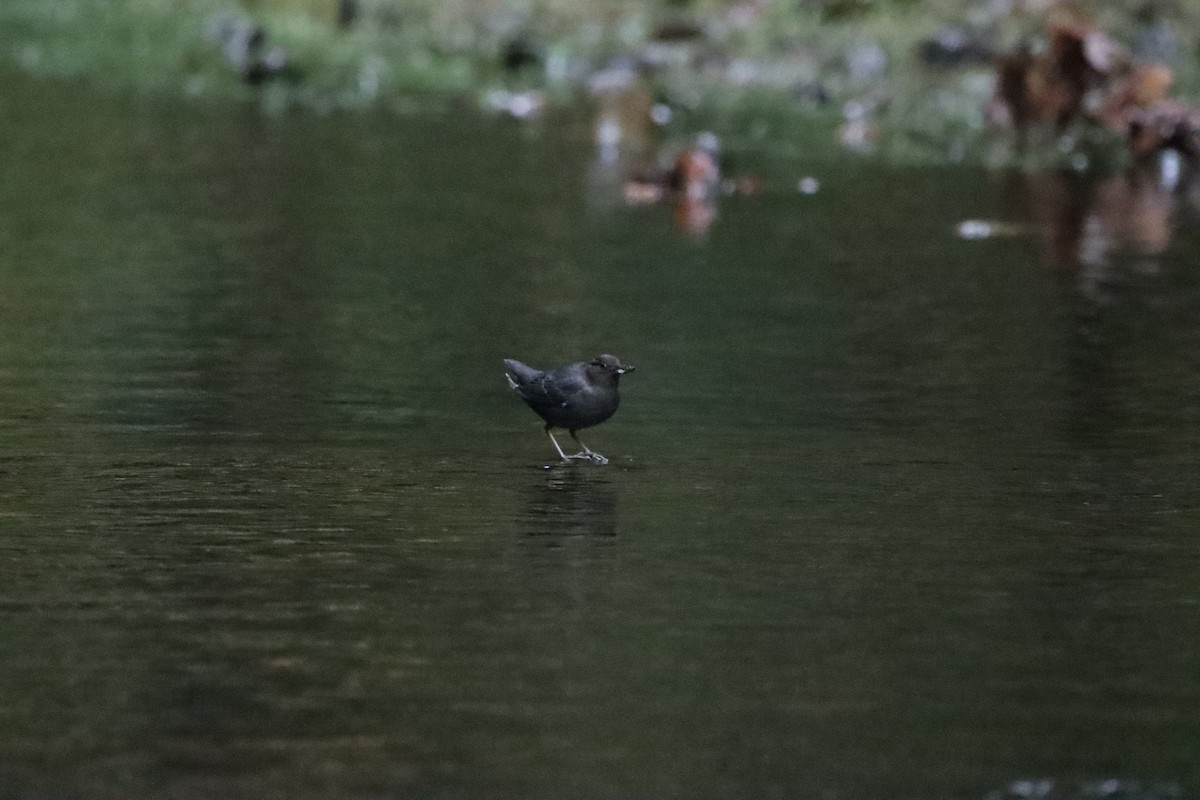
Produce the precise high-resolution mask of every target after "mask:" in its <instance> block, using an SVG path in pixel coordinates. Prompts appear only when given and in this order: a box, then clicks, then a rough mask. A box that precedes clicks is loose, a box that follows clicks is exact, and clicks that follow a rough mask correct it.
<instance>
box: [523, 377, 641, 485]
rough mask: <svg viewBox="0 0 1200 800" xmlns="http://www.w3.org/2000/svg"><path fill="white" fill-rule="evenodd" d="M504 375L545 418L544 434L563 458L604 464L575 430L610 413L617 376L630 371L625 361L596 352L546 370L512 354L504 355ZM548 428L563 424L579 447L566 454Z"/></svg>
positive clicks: (617, 402) (614, 405) (615, 396)
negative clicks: (594, 354) (583, 459)
mask: <svg viewBox="0 0 1200 800" xmlns="http://www.w3.org/2000/svg"><path fill="white" fill-rule="evenodd" d="M504 366H505V367H506V369H505V372H504V376H505V377H506V378H508V385H509V386H510V387H511V388H512V389H513V390H514V391H515V392H516V393H517V394H519V395H521V399H522V400H524V401H525V402H526V403H527V404H528V405H529V407H530V408H532V409H533V410H534V411H536V412H537V414H538V416H539V417H541V418H542V419H544V420H546V435H547V436H549V437H550V441H551V442H552V443H553V444H554V449H555V450H557V451H558V454H559V455H560V456H561V457H562V459H563V461H566V460H567V459H571V458H587V459H590V460H592V461H595V462H596V463H597V464H607V463H608V459H607V458H605V457H604V456H602V455H600V454H599V453H597V452H595V451H593V450H591V449H589V448H588V446H587V445H586V444H584V443H583V442H581V441H579V437H578V436H576V435H575V431H578V430H582V429H583V428H590V427H592V426H593V425H599V424H600V423H601V422H604V420H606V419H608V418H609V417H611V416H612V415H613V414H615V413H616V411H617V406H618V405H620V404H621V396H620V394H619V393H618V392H617V385H618V384H619V383H620V380H621V376H622V375H624V374H625V373H626V372H633V369H634V368H633V367H632V366H630V365H629V364H622V363H621V359H619V358H617V357H616V356H610V355H607V354H605V355H602V356H596V357H595V358H593V359H592V360H591V361H577V362H575V363H574V364H567V365H566V366H563V367H559V368H558V369H555V370H551V371H550V372H543V371H541V370H540V369H534V368H533V367H531V366H528V365H526V364H522V363H521V362H520V361H517V360H516V359H515V358H506V359H504ZM552 428H565V429H566V430H567V431H568V432H569V433H570V434H571V438H572V439H574V440H575V443H576V444H577V445H579V446H580V447H582V448H583V450H581V451H580V452H578V453H575V454H574V455H570V456H569V455H567V454H566V453H564V452H563V450H562V448H561V447H559V446H558V440H557V439H555V438H554V432H553V431H552V430H551V429H552Z"/></svg>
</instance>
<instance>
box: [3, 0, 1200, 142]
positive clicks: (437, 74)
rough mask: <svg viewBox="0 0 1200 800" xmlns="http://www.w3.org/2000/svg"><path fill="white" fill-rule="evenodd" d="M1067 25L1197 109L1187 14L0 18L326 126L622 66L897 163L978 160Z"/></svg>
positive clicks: (513, 3) (1121, 0)
mask: <svg viewBox="0 0 1200 800" xmlns="http://www.w3.org/2000/svg"><path fill="white" fill-rule="evenodd" d="M1064 9H1065V10H1069V11H1070V12H1071V13H1074V14H1077V15H1080V14H1082V15H1086V16H1087V17H1089V18H1090V19H1093V20H1095V21H1096V22H1097V23H1098V24H1099V25H1101V26H1103V27H1104V28H1106V29H1107V30H1109V31H1110V33H1111V34H1112V35H1113V37H1114V38H1115V39H1116V40H1117V41H1118V42H1120V43H1121V44H1122V45H1124V46H1126V47H1127V48H1129V50H1130V52H1136V50H1137V48H1138V47H1139V41H1142V40H1145V39H1146V38H1147V37H1152V36H1153V35H1154V34H1155V32H1156V31H1157V32H1159V33H1160V34H1161V33H1162V32H1163V31H1166V32H1167V36H1168V39H1169V41H1168V42H1166V44H1163V45H1162V47H1163V50H1164V58H1167V59H1169V61H1170V65H1171V66H1172V68H1173V69H1174V70H1175V74H1176V83H1175V90H1174V92H1175V94H1176V95H1179V96H1182V97H1184V98H1194V97H1195V96H1196V95H1197V94H1198V93H1200V68H1198V66H1197V60H1198V59H1197V56H1198V54H1200V3H1192V2H1184V0H1090V1H1089V0H1078V1H1077V2H1072V3H1061V2H1051V0H973V1H972V2H964V1H963V0H658V1H657V2H650V1H649V0H643V1H642V2H635V1H634V0H587V2H584V1H583V0H486V1H485V0H240V2H239V1H238V0H54V2H47V0H4V2H3V3H2V4H0V65H4V64H8V65H10V66H15V67H16V68H19V69H21V70H25V71H28V72H31V73H34V74H38V75H44V76H53V77H59V78H72V79H82V80H86V81H88V82H92V83H95V84H99V85H107V86H114V87H121V88H124V89H130V90H135V91H144V92H151V93H161V94H176V95H185V96H190V97H196V98H204V97H208V98H215V99H226V98H241V99H244V100H247V101H253V102H260V103H262V104H263V105H264V107H265V108H267V109H269V110H274V111H280V110H284V109H287V108H290V107H293V106H300V107H308V108H312V109H316V110H318V111H329V110H335V109H350V108H363V107H373V106H382V107H401V108H403V107H410V106H411V105H412V104H413V103H414V102H417V103H420V102H425V101H429V100H432V99H435V98H460V97H464V96H466V97H482V96H483V95H484V94H485V93H486V92H487V91H488V90H489V89H493V90H494V89H504V90H508V91H517V90H520V91H536V92H538V93H539V98H545V99H546V102H547V103H548V104H549V105H555V104H559V105H571V104H573V103H575V102H576V101H577V100H578V99H579V98H581V97H586V96H588V92H587V91H586V88H587V86H588V82H589V80H592V79H593V78H594V77H595V76H596V75H597V73H598V72H602V71H603V70H605V69H611V68H612V66H613V65H614V64H617V65H620V64H623V63H631V64H633V65H634V66H635V68H636V69H637V70H638V73H639V75H640V77H639V79H638V80H639V81H640V82H641V84H642V85H643V86H646V87H647V91H648V92H650V93H652V94H653V96H654V97H655V98H661V99H663V100H665V101H667V102H669V103H670V104H672V105H673V106H675V107H678V108H681V109H685V110H687V111H688V112H689V113H691V114H692V117H693V118H694V119H707V120H713V121H715V124H717V125H720V124H721V120H726V121H727V122H729V123H730V127H731V128H735V129H736V128H737V127H738V126H737V125H735V124H732V120H734V119H736V118H738V117H739V116H740V115H743V112H744V111H745V110H746V109H756V110H758V111H760V112H761V111H763V109H771V111H769V112H765V113H768V116H769V115H770V114H774V115H775V116H777V117H778V116H780V115H782V117H784V118H788V117H790V116H792V115H805V114H807V115H812V114H817V115H821V114H824V115H825V118H826V119H828V120H829V123H830V125H831V126H835V125H837V124H841V123H842V121H843V116H844V114H845V112H846V110H847V104H851V105H850V106H849V108H850V109H851V110H852V111H856V113H863V114H867V115H870V117H871V119H872V120H874V121H878V122H879V123H880V124H881V125H882V126H884V127H886V129H887V130H888V133H889V136H888V148H889V150H890V151H891V152H893V153H897V154H904V152H905V151H906V150H915V151H920V150H927V149H930V148H931V147H932V148H933V149H935V150H939V151H944V150H946V149H947V148H948V147H949V148H952V149H953V148H959V149H961V148H963V147H970V146H972V145H970V144H966V145H964V144H962V143H963V142H967V143H969V142H972V141H977V140H978V139H979V138H980V134H981V133H982V132H983V131H984V130H985V129H986V128H987V122H986V120H985V118H984V106H985V105H986V103H987V100H988V98H989V97H990V96H991V93H992V71H991V70H992V68H991V63H990V55H991V54H994V53H999V52H1010V51H1012V50H1013V49H1014V48H1016V47H1017V46H1018V44H1020V43H1026V44H1028V45H1029V46H1031V47H1032V48H1033V49H1034V51H1036V50H1037V49H1038V48H1042V47H1044V46H1045V24H1046V20H1047V19H1048V18H1050V17H1051V16H1052V15H1054V14H1061V13H1063V12H1064ZM237 26H253V28H254V29H256V30H259V31H261V33H262V35H263V36H262V42H261V43H259V44H261V52H263V53H268V54H269V57H270V58H277V59H279V60H280V61H281V62H283V61H285V62H286V66H285V67H284V68H279V69H277V70H276V69H275V67H274V66H272V67H271V68H270V69H265V70H264V71H263V74H256V75H255V76H254V79H248V77H247V76H248V69H247V67H246V65H245V64H241V63H238V62H237V57H236V55H235V56H231V52H230V51H231V47H230V44H229V37H230V35H231V34H230V31H231V30H234V29H236V28H237ZM947 31H949V32H951V33H952V34H953V35H954V36H958V37H959V38H960V39H961V38H962V37H966V41H967V47H968V48H975V51H974V53H973V54H972V52H967V53H966V54H965V55H964V57H963V59H962V61H961V63H954V64H953V65H950V64H945V63H937V59H936V57H935V56H936V53H935V54H934V56H931V55H930V52H931V51H930V50H929V49H928V48H930V47H931V46H932V45H931V44H930V42H931V41H935V39H936V37H937V35H938V34H939V33H944V32H947ZM972 55H973V56H974V57H972ZM272 63H274V62H272ZM264 74H265V75H266V78H268V79H262V80H260V78H263V75H264ZM743 133H745V135H759V134H761V133H762V132H761V131H759V134H753V132H743ZM866 144H867V145H868V146H870V145H871V144H872V143H871V141H870V140H869V138H868V140H867V141H866ZM960 155H961V153H960Z"/></svg>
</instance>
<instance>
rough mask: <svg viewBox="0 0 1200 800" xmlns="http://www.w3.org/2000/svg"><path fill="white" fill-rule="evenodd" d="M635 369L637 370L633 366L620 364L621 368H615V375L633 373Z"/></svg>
mask: <svg viewBox="0 0 1200 800" xmlns="http://www.w3.org/2000/svg"><path fill="white" fill-rule="evenodd" d="M635 369H637V367H635V366H633V365H632V364H622V365H621V366H619V367H617V374H618V375H624V374H625V373H626V372H633V371H634V370H635Z"/></svg>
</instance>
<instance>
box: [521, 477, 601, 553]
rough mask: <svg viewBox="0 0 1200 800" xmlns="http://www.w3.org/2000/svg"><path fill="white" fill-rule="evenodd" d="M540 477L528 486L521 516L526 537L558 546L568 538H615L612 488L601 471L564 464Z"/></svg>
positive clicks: (563, 544) (551, 545)
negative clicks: (540, 480)
mask: <svg viewBox="0 0 1200 800" xmlns="http://www.w3.org/2000/svg"><path fill="white" fill-rule="evenodd" d="M543 478H544V480H543V481H542V482H540V483H539V484H537V485H535V486H533V487H531V490H530V492H529V496H528V500H527V501H526V505H525V512H524V514H523V515H522V516H523V518H524V522H525V528H526V531H527V533H528V535H529V536H531V537H541V538H542V540H543V541H544V542H545V544H546V545H547V546H550V547H562V546H565V545H566V543H567V542H568V541H569V540H571V539H577V538H587V539H595V538H610V537H614V536H616V535H617V494H616V488H615V487H614V486H613V485H612V483H611V482H610V480H609V479H608V478H607V477H605V475H604V474H603V472H602V471H598V470H593V469H580V468H578V467H576V466H575V465H570V464H567V465H563V466H561V467H556V468H554V469H550V470H548V471H547V472H545V473H544V474H543Z"/></svg>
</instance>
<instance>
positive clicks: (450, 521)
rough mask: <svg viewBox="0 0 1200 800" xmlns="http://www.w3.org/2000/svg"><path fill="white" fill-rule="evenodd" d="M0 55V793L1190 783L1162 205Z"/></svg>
mask: <svg viewBox="0 0 1200 800" xmlns="http://www.w3.org/2000/svg"><path fill="white" fill-rule="evenodd" d="M6 87H7V88H6V91H5V93H3V94H0V134H2V135H3V138H4V140H5V141H6V142H8V143H9V144H8V146H7V155H6V157H5V158H4V160H3V164H4V173H3V180H2V181H0V214H2V216H0V253H2V255H0V282H2V286H3V291H0V514H2V515H3V531H4V535H3V536H2V537H0V641H2V642H3V643H4V646H3V647H2V648H0V718H2V719H3V724H2V725H0V786H2V787H3V789H2V790H0V796H3V797H14V798H27V797H28V798H32V797H38V798H59V797H62V798H66V797H87V798H131V799H132V798H151V797H153V798H164V797H167V798H170V797H179V798H194V797H222V798H271V797H281V798H282V797H287V798H303V797H321V798H359V797H405V798H408V797H429V798H443V797H445V798H451V797H464V798H465V797H485V796H486V797H546V798H549V797H555V798H562V797H577V798H609V797H613V798H615V797H646V798H651V797H653V798H661V797H679V798H706V797H712V798H728V797H786V798H793V797H823V798H901V797H902V798H960V797H961V798H980V797H985V796H997V795H995V794H991V793H997V792H998V793H1001V794H1003V793H1004V792H1008V793H1009V794H1011V795H1014V796H1015V795H1021V794H1022V793H1024V794H1025V795H1026V796H1031V795H1036V794H1037V792H1039V791H1041V792H1043V793H1044V792H1045V791H1050V790H1049V789H1047V788H1046V785H1045V784H1036V783H1028V784H1027V783H1021V781H1025V780H1029V781H1034V780H1040V779H1047V780H1052V781H1054V784H1053V787H1052V789H1053V791H1055V792H1061V793H1062V794H1063V795H1064V796H1074V795H1073V794H1072V793H1073V792H1075V791H1076V789H1074V788H1071V787H1080V786H1082V787H1084V788H1082V789H1079V790H1078V791H1079V792H1080V793H1084V794H1086V793H1087V792H1093V793H1095V794H1096V796H1102V795H1103V793H1104V791H1105V788H1106V787H1110V788H1111V786H1113V785H1115V786H1117V788H1118V789H1119V790H1121V791H1127V793H1128V794H1133V795H1136V794H1137V791H1138V790H1137V789H1136V787H1138V786H1145V787H1151V788H1150V789H1148V790H1147V791H1148V793H1149V796H1165V795H1171V794H1173V793H1178V792H1187V791H1188V790H1189V789H1194V788H1195V787H1197V786H1198V785H1200V762H1197V760H1196V753H1197V752H1198V748H1200V715H1198V714H1197V713H1196V711H1197V709H1198V708H1200V580H1198V579H1200V546H1198V544H1197V541H1196V531H1197V530H1200V505H1198V503H1197V500H1196V498H1197V493H1196V483H1197V481H1196V478H1197V472H1196V454H1197V444H1200V404H1198V403H1197V396H1198V393H1200V371H1198V370H1197V369H1196V367H1197V361H1196V354H1197V353H1198V352H1200V315H1197V314H1196V309H1197V305H1198V303H1200V272H1198V267H1197V264H1198V263H1200V258H1198V256H1200V236H1198V235H1197V233H1196V230H1197V228H1196V224H1195V223H1196V221H1197V216H1198V214H1197V211H1196V203H1195V201H1194V200H1192V199H1190V198H1189V196H1188V195H1187V194H1186V193H1185V192H1176V193H1170V192H1164V191H1161V190H1158V189H1156V188H1155V187H1154V185H1153V184H1152V183H1148V182H1147V181H1146V180H1145V179H1133V178H1126V177H1123V176H1119V177H1117V178H1114V179H1111V180H1109V181H1105V182H1101V181H1094V182H1087V181H1083V180H1081V179H1070V178H1066V177H1063V176H1038V177H1030V178H1026V177H1020V176H1016V177H1013V176H1002V175H989V174H984V173H976V172H972V171H967V170H946V171H939V170H921V171H898V170H888V169H884V168H881V167H880V166H878V165H872V164H867V163H865V162H857V161H850V162H846V161H844V160H843V157H840V156H837V155H836V154H825V155H824V156H819V157H813V158H812V159H811V160H807V161H799V162H794V161H772V160H769V159H760V160H759V161H757V162H756V161H755V160H754V159H753V158H752V157H746V158H747V160H746V166H747V168H750V169H759V170H761V171H763V173H764V174H765V175H766V176H767V186H766V191H765V192H764V194H763V195H761V196H758V197H750V198H729V199H726V200H725V201H723V202H722V203H721V204H720V207H719V209H718V214H717V216H716V219H715V221H714V222H713V223H712V225H711V227H709V228H708V229H707V231H706V232H704V233H701V234H697V233H689V232H687V231H684V230H680V229H678V228H677V227H676V226H675V225H674V224H673V214H672V211H671V210H670V209H665V208H658V207H648V208H625V207H623V206H622V205H621V204H620V203H619V202H616V200H615V197H614V193H613V190H614V178H613V175H612V174H611V173H608V172H606V171H605V170H604V169H603V168H602V167H598V166H597V165H595V164H592V163H591V159H592V153H591V151H590V143H589V140H588V131H587V129H586V126H584V125H581V124H579V123H577V122H576V121H573V120H558V119H552V120H550V121H548V122H543V123H541V124H537V125H534V126H531V127H522V126H519V125H517V124H514V123H511V122H508V121H500V120H487V119H480V118H478V117H477V116H475V115H474V114H473V113H461V114H451V115H444V116H443V115H438V116H423V115H413V116H407V117H406V116H394V115H389V116H379V117H372V116H370V115H366V116H335V117H327V118H317V117H309V116H304V115H296V116H291V117H285V118H281V119H268V118H264V117H263V116H262V115H260V114H259V113H258V112H254V111H233V112H230V111H229V110H228V109H218V108H211V109H207V108H180V107H176V106H163V105H158V104H155V103H149V102H145V101H136V100H132V99H126V100H123V99H111V98H109V99H103V98H97V97H96V96H94V95H91V94H87V93H84V92H77V91H75V90H73V89H69V88H49V87H47V86H45V85H39V84H26V83H23V82H20V81H15V80H13V79H11V76H10V78H9V80H8V82H7V83H6ZM35 101H36V102H35ZM806 175H812V176H815V177H818V178H819V179H820V190H819V191H818V192H817V193H816V194H815V195H812V196H808V195H804V194H801V193H798V192H797V191H796V189H795V187H796V182H797V180H798V179H799V178H800V177H802V176H806ZM617 188H619V186H618V187H617ZM967 218H979V219H985V220H993V219H994V220H1003V221H1005V222H1006V224H1009V225H1011V227H1009V228H1005V229H1004V230H1005V231H1007V232H1008V233H1009V234H1011V235H1003V236H997V237H995V238H990V239H985V240H981V241H963V240H960V239H958V238H956V237H955V235H954V230H955V225H956V224H957V223H958V222H960V221H961V220H963V219H967ZM693 227H695V226H693ZM600 351H610V352H614V353H617V354H618V355H619V356H620V357H621V358H622V359H625V360H627V361H630V362H632V363H634V364H636V365H637V366H638V371H637V372H636V373H634V374H633V375H630V376H628V377H627V378H626V379H625V381H624V386H623V388H624V395H623V396H624V404H623V406H622V408H621V411H620V412H619V414H618V415H617V416H616V417H615V418H614V420H613V421H611V422H609V423H607V424H606V425H604V426H602V427H600V428H598V429H595V430H593V431H588V432H587V433H585V434H584V439H585V441H587V442H588V443H589V445H591V446H592V447H593V448H595V449H597V450H599V451H601V452H603V453H605V454H606V455H608V456H609V457H610V458H611V459H612V463H611V464H610V465H609V466H607V467H603V468H598V467H593V466H590V465H584V464H574V465H570V466H566V467H561V466H558V465H552V462H551V459H550V456H551V455H552V450H551V448H550V445H549V442H548V441H546V439H545V437H544V435H543V434H542V433H541V430H540V426H539V424H538V421H537V420H536V418H535V417H534V416H533V415H532V413H530V412H529V411H528V410H527V409H525V408H524V407H523V406H522V405H521V404H520V403H519V402H518V401H517V400H516V399H515V398H514V397H513V396H512V395H511V394H510V393H509V392H508V391H507V390H506V388H505V386H504V381H503V378H502V375H501V365H500V359H501V358H502V357H505V356H517V357H520V358H522V359H524V360H527V361H530V362H532V363H535V364H547V365H548V364H551V363H557V362H561V361H563V360H569V359H573V358H576V357H580V356H584V355H593V354H595V353H597V352H600ZM1105 780H1117V781H1119V782H1120V783H1118V784H1095V783H1089V782H1096V781H1105ZM1088 786H1091V787H1092V788H1087V787H1088ZM1097 786H1098V787H1099V788H1095V787H1097ZM1155 787H1158V788H1155Z"/></svg>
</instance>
